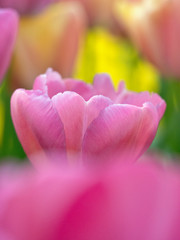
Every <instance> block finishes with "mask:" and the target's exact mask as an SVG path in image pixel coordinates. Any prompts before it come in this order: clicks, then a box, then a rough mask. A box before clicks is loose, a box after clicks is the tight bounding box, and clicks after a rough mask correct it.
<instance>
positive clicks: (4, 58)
mask: <svg viewBox="0 0 180 240" xmlns="http://www.w3.org/2000/svg"><path fill="white" fill-rule="evenodd" d="M17 30H18V15H17V13H16V12H15V11H13V10H10V9H0V32H1V34H0V80H2V78H3V77H4V74H5V73H6V70H7V68H8V65H9V62H10V58H11V54H12V50H13V47H14V43H15V39H16V34H17Z"/></svg>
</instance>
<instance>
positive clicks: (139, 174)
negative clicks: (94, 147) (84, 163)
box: [0, 163, 180, 240]
mask: <svg viewBox="0 0 180 240" xmlns="http://www.w3.org/2000/svg"><path fill="white" fill-rule="evenodd" d="M0 173H1V174H0V186H1V195H0V239H3V240H5V239H12V240H25V239H26V240H32V239H33V240H57V239H61V240H70V239H71V240H72V239H73V240H84V239H86V240H92V239H93V240H104V239H108V240H109V239H121V240H132V239H139V240H144V239H148V240H157V239H158V240H172V239H180V228H179V221H180V204H179V202H180V173H179V172H178V171H177V170H176V171H174V170H173V169H169V168H167V169H163V168H160V167H157V166H155V165H152V164H150V163H149V164H137V165H125V166H124V165H120V166H119V165H115V166H111V167H110V168H108V169H106V170H105V169H103V170H102V169H101V170H100V171H87V170H86V171H85V170H84V171H83V170H82V169H81V170H80V169H76V168H73V169H71V170H70V169H68V170H67V169H63V171H62V170H59V169H57V168H56V169H54V168H51V167H49V168H44V169H41V171H39V172H38V173H32V172H31V171H29V170H28V171H27V170H26V171H20V170H18V171H17V170H16V171H15V170H14V169H12V170H7V169H6V170H5V169H4V170H2V169H1V172H0Z"/></svg>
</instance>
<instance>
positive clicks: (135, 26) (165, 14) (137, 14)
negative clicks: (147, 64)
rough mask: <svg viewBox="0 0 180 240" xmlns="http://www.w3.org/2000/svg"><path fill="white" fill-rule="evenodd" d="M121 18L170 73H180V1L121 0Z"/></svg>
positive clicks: (139, 43) (141, 45)
mask: <svg viewBox="0 0 180 240" xmlns="http://www.w3.org/2000/svg"><path fill="white" fill-rule="evenodd" d="M118 6H119V10H120V12H119V13H120V14H119V17H120V20H121V21H122V20H123V22H124V24H125V26H126V28H127V31H128V32H129V34H130V35H131V37H132V39H133V40H134V43H135V44H136V45H137V47H138V48H139V49H140V51H141V52H142V53H143V54H144V56H146V57H147V58H148V59H149V60H150V61H151V62H152V63H153V64H154V65H155V66H156V67H157V68H159V70H160V71H161V72H162V73H163V74H164V75H166V76H172V77H178V78H179V77H180V55H179V51H180V45H179V42H180V15H179V11H180V1H179V0H160V1H153V0H141V1H137V2H129V1H126V2H123V3H120V2H119V5H118Z"/></svg>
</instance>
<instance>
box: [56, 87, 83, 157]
mask: <svg viewBox="0 0 180 240" xmlns="http://www.w3.org/2000/svg"><path fill="white" fill-rule="evenodd" d="M52 102H53V106H54V107H55V108H56V110H57V112H58V114H59V117H60V119H61V121H62V123H63V126H64V131H65V136H66V147H67V153H68V155H69V159H71V156H72V158H75V157H76V155H78V153H80V151H81V143H82V137H83V131H84V117H85V108H86V103H85V101H84V99H83V98H82V97H81V96H80V95H78V94H77V93H74V92H68V91H67V92H64V93H63V94H61V93H60V94H57V95H56V96H54V97H53V98H52ZM70 161H71V160H70Z"/></svg>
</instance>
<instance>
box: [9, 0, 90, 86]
mask: <svg viewBox="0 0 180 240" xmlns="http://www.w3.org/2000/svg"><path fill="white" fill-rule="evenodd" d="M85 25H86V24H85V16H84V12H83V10H82V8H81V6H80V5H79V4H77V3H65V2H60V3H57V4H53V5H51V6H50V7H48V8H47V9H45V10H44V11H42V12H41V13H40V14H38V15H36V16H32V17H30V16H29V17H24V18H23V19H21V22H20V29H19V34H18V38H17V43H16V48H15V54H14V62H13V66H12V78H13V84H14V87H17V86H21V87H22V86H23V87H28V88H31V87H32V85H33V80H34V79H35V77H36V76H37V75H39V74H41V73H42V72H45V71H46V69H47V68H49V67H52V68H54V69H55V70H57V71H58V72H60V73H61V74H62V76H63V77H69V76H71V74H72V72H73V68H74V64H75V62H76V57H77V54H78V50H79V46H80V43H81V40H82V37H83V33H84V30H85Z"/></svg>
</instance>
